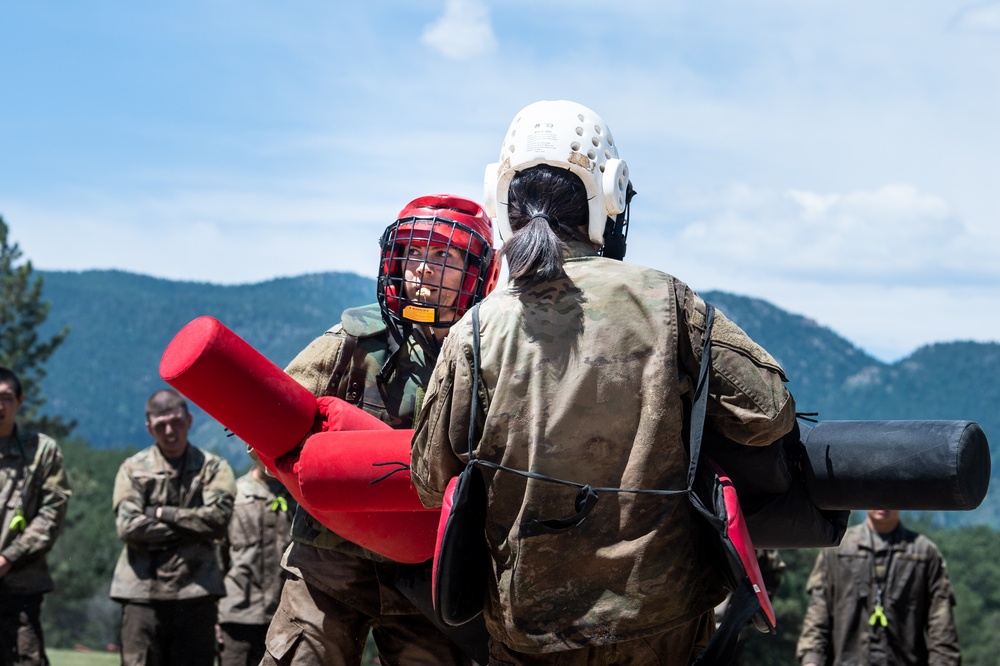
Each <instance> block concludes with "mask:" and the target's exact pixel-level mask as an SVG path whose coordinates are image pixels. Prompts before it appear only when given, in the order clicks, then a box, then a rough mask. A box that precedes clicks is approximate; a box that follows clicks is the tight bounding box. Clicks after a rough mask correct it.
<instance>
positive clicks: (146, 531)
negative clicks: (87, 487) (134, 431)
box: [111, 444, 236, 601]
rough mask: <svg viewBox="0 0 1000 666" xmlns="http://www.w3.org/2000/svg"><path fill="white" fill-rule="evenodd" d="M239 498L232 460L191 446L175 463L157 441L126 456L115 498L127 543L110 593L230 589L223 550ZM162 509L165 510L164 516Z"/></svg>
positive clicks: (177, 594) (196, 593)
mask: <svg viewBox="0 0 1000 666" xmlns="http://www.w3.org/2000/svg"><path fill="white" fill-rule="evenodd" d="M235 495H236V482H235V480H234V478H233V470H232V468H230V466H229V463H227V462H226V461H225V460H223V459H222V458H220V457H219V456H217V455H215V454H213V453H209V452H207V451H202V450H201V449H199V448H196V447H195V446H192V445H188V449H187V453H185V454H184V458H183V462H181V463H180V464H179V465H178V466H177V467H176V468H175V467H174V465H172V464H171V463H170V461H168V460H167V459H166V458H164V457H163V454H161V453H160V449H159V447H158V446H156V445H155V444H154V445H153V446H151V447H149V448H148V449H145V450H143V451H140V452H139V453H137V454H135V455H134V456H132V457H131V458H128V459H127V460H125V462H123V463H122V465H121V467H120V468H119V469H118V475H117V476H116V477H115V489H114V495H113V507H114V511H115V527H116V528H117V529H118V536H119V537H120V538H121V540H122V541H124V542H125V547H124V548H123V549H122V553H121V556H120V557H119V558H118V564H117V565H116V566H115V573H114V578H113V580H112V582H111V598H112V599H116V600H119V601H181V600H186V599H198V598H201V597H221V596H222V595H223V594H225V593H226V590H225V587H224V586H223V583H222V570H221V568H220V565H219V559H218V557H217V556H216V547H217V541H218V540H220V539H222V538H223V537H224V536H225V535H226V528H227V526H228V525H229V518H230V516H231V515H232V512H233V498H234V496H235ZM157 507H163V510H162V514H161V518H160V519H157V518H156V517H155V512H156V508H157Z"/></svg>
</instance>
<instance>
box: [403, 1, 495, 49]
mask: <svg viewBox="0 0 1000 666" xmlns="http://www.w3.org/2000/svg"><path fill="white" fill-rule="evenodd" d="M420 41H422V42H423V43H424V44H426V45H427V46H429V47H430V48H432V49H434V50H435V51H438V52H440V53H442V54H443V55H445V56H447V57H449V58H452V59H453V60H466V59H469V58H474V57H476V56H479V55H483V54H486V53H490V52H492V51H493V50H495V49H496V46H497V41H496V37H494V35H493V28H492V26H491V25H490V12H489V9H488V8H487V7H486V4H485V3H484V2H482V1H481V0H447V3H446V4H445V10H444V15H443V16H442V17H441V18H439V19H438V20H437V21H436V22H435V23H433V24H432V25H430V26H428V27H427V29H426V30H424V34H423V35H421V37H420Z"/></svg>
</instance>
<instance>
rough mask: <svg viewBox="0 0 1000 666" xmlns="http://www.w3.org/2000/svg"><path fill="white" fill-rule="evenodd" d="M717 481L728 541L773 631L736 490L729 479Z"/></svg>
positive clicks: (771, 614)
mask: <svg viewBox="0 0 1000 666" xmlns="http://www.w3.org/2000/svg"><path fill="white" fill-rule="evenodd" d="M719 480H720V482H721V483H722V497H723V499H724V501H725V503H726V516H727V525H726V531H727V532H728V534H729V540H730V541H731V542H732V543H733V546H735V547H736V552H737V554H738V555H739V558H740V562H742V563H743V568H744V569H746V572H747V575H748V576H749V577H750V582H751V583H752V584H753V586H754V591H755V592H756V594H757V601H759V602H760V608H761V610H762V611H764V615H765V616H766V617H767V621H768V623H769V625H770V627H771V629H774V627H775V626H777V618H775V615H774V608H773V607H772V606H771V599H770V597H768V594H767V590H766V589H765V587H764V576H762V575H761V573H760V565H759V564H758V562H757V554H756V552H755V551H754V547H753V542H752V541H751V540H750V532H749V530H747V524H746V521H745V520H744V519H743V509H742V507H740V500H739V498H738V497H737V496H736V488H735V487H734V486H733V483H732V481H730V480H729V477H726V476H720V477H719Z"/></svg>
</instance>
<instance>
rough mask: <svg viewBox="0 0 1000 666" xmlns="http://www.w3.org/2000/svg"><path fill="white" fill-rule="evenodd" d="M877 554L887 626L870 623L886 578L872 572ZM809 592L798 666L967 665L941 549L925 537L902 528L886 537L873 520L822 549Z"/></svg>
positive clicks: (811, 578)
mask: <svg viewBox="0 0 1000 666" xmlns="http://www.w3.org/2000/svg"><path fill="white" fill-rule="evenodd" d="M890 553H891V558H890V557H889V555H890ZM876 554H879V555H880V556H881V557H882V558H883V560H886V559H887V560H888V573H887V576H888V577H887V578H886V579H885V583H884V591H883V603H882V606H883V608H884V613H885V617H886V626H885V627H882V626H881V623H879V622H876V624H875V626H872V625H871V624H870V623H869V619H870V618H871V616H872V614H873V611H874V609H875V596H876V594H875V590H876V582H877V578H879V577H880V576H879V575H878V574H877V573H876V572H875V568H874V557H875V555H876ZM884 575H885V574H883V576H884ZM807 587H808V591H809V606H808V608H807V609H806V616H805V619H804V620H803V624H802V635H801V636H800V637H799V642H798V648H797V650H796V652H797V656H798V658H799V662H800V663H803V664H808V663H816V664H820V666H827V665H830V666H848V665H852V664H874V665H875V666H888V665H892V666H909V665H913V666H916V665H917V664H926V665H928V666H954V665H957V664H960V663H961V652H960V651H959V646H958V633H957V631H956V630H955V621H954V617H953V615H952V607H953V606H954V605H955V598H954V595H953V593H952V589H951V581H950V579H949V577H948V569H947V566H946V565H945V561H944V559H943V558H942V557H941V554H940V553H939V552H938V549H937V547H936V546H935V545H934V543H933V542H932V541H930V540H929V539H928V538H927V537H925V536H923V535H920V534H917V533H916V532H913V531H911V530H908V529H906V528H905V527H903V526H902V525H900V526H899V527H897V528H896V530H895V532H893V534H892V535H891V536H890V537H889V538H888V539H883V538H882V537H881V536H880V535H879V534H878V532H875V531H874V530H872V529H871V528H870V527H869V526H868V523H867V522H865V523H862V524H861V525H856V526H854V527H851V528H849V529H848V530H847V534H845V535H844V539H843V541H841V543H840V546H838V547H837V548H830V549H825V550H822V551H820V554H819V556H818V557H817V558H816V565H815V567H814V568H813V571H812V574H810V576H809V582H808V583H807Z"/></svg>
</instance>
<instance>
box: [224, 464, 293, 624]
mask: <svg viewBox="0 0 1000 666" xmlns="http://www.w3.org/2000/svg"><path fill="white" fill-rule="evenodd" d="M295 506H296V504H295V500H294V499H292V497H291V495H289V493H288V491H287V490H285V488H284V486H282V485H281V484H280V483H278V482H277V481H276V480H273V479H272V480H271V482H270V483H268V482H266V481H260V480H258V479H257V478H255V477H254V475H253V472H250V473H247V474H244V475H243V476H241V477H240V478H239V479H237V480H236V503H235V504H234V505H233V517H232V519H231V520H230V521H229V534H228V537H227V539H226V541H225V543H224V544H223V548H222V557H223V569H224V570H225V571H226V579H225V583H226V596H225V597H223V598H222V599H220V600H219V622H220V623H221V622H232V623H235V624H268V623H270V621H271V616H272V615H274V611H275V610H277V608H278V600H279V599H280V598H281V586H282V583H283V582H284V572H283V570H282V568H281V556H282V554H283V553H284V552H285V548H287V547H288V544H289V543H290V542H291V540H292V536H291V533H290V530H291V525H292V520H291V516H292V513H293V512H294V511H295Z"/></svg>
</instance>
